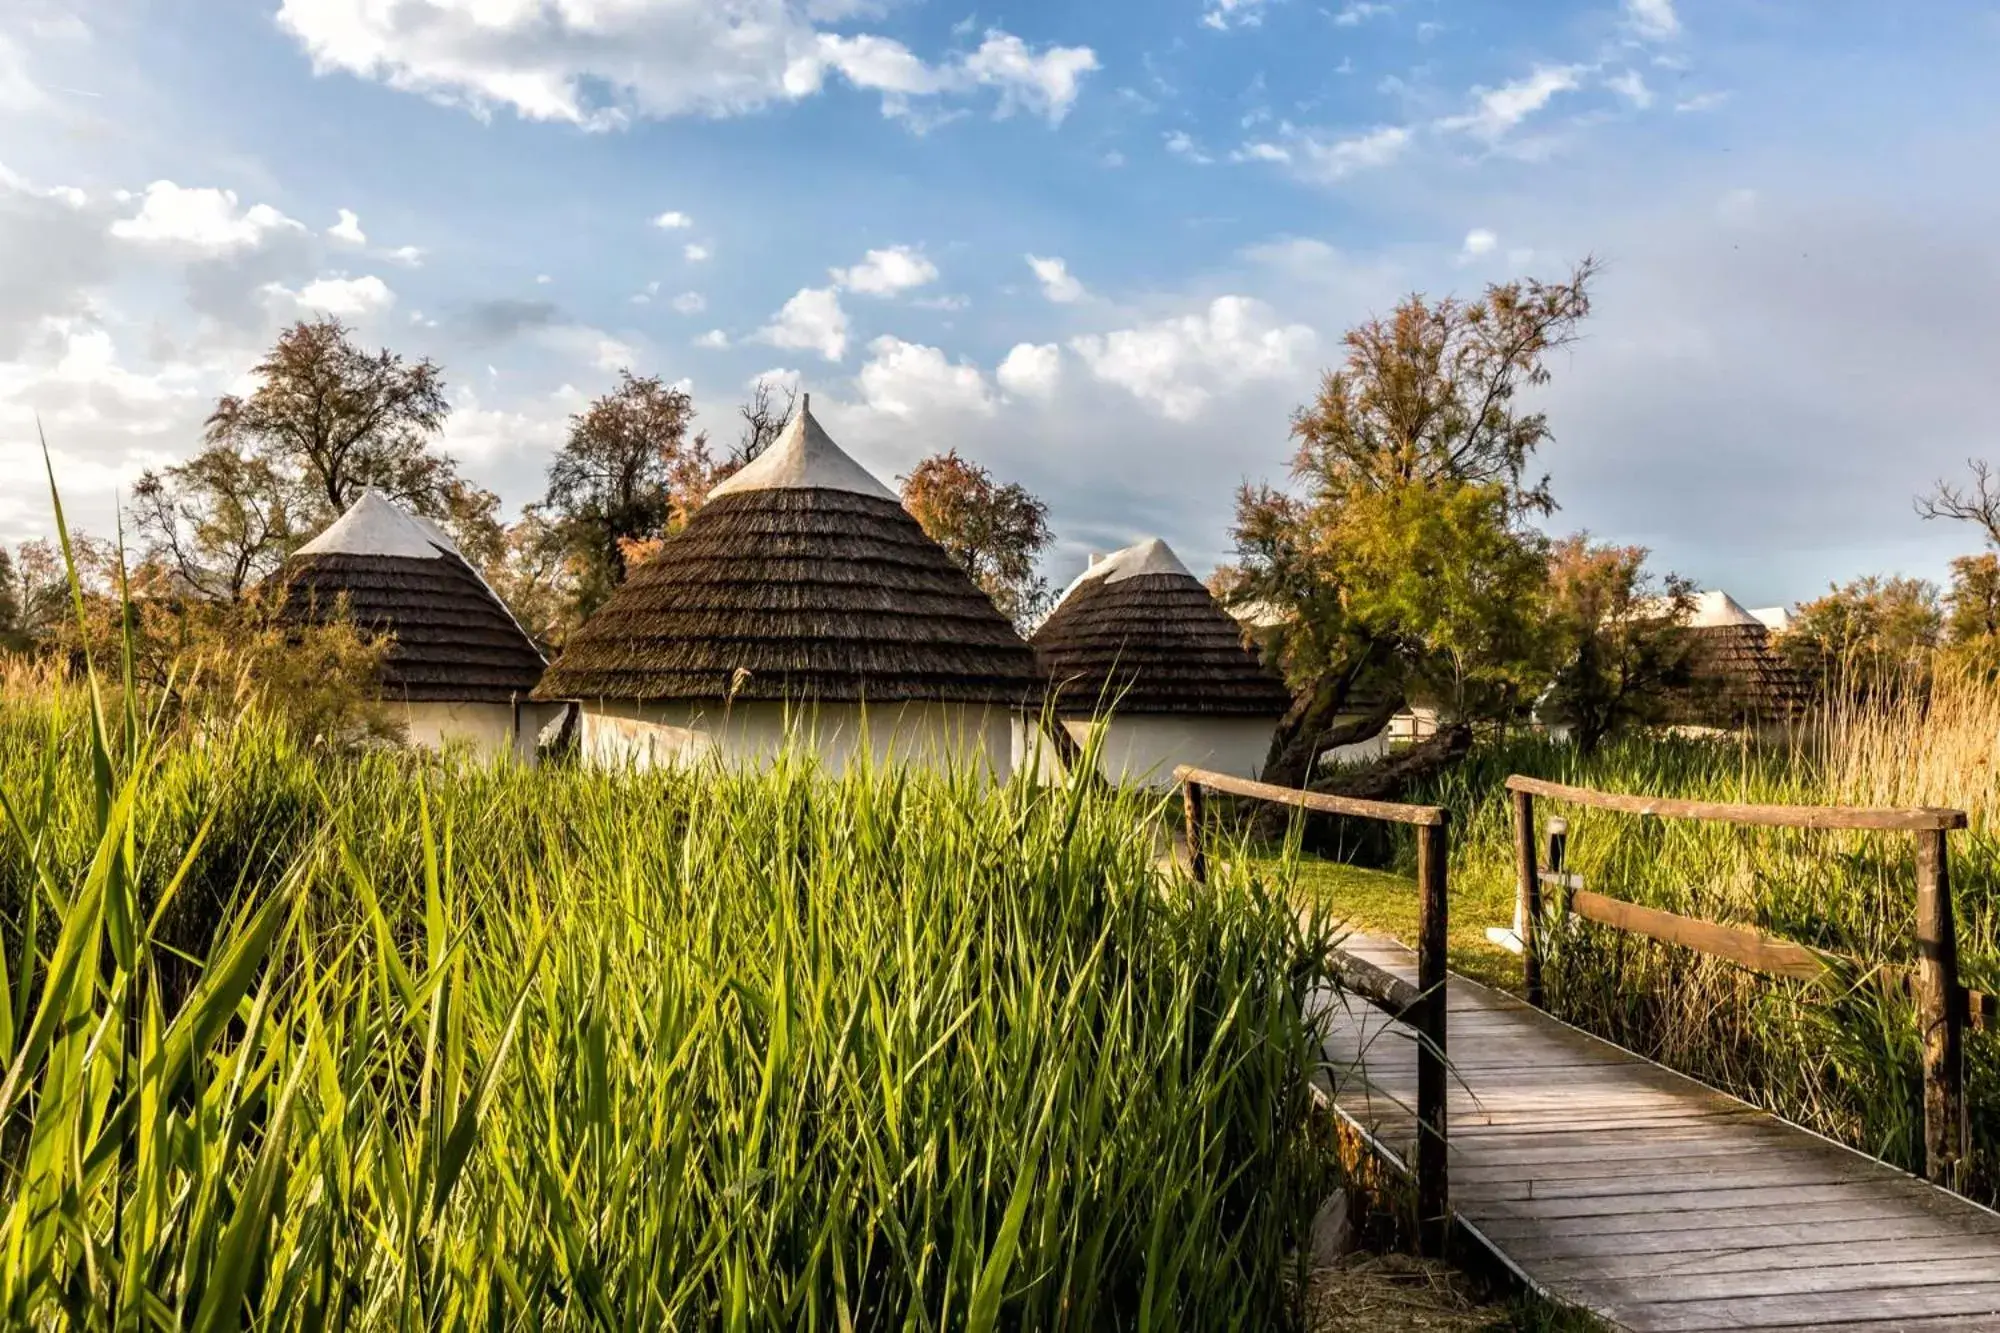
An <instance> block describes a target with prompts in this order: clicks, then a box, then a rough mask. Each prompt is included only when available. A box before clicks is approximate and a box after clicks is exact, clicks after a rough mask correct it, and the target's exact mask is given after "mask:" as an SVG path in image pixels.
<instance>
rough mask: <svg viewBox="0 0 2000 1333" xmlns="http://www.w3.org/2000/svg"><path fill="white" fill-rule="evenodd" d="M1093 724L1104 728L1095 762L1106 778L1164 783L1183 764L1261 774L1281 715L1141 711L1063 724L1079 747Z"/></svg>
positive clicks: (1141, 783) (1085, 742)
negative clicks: (1202, 715)
mask: <svg viewBox="0 0 2000 1333" xmlns="http://www.w3.org/2000/svg"><path fill="white" fill-rule="evenodd" d="M1095 727H1103V728H1105V729H1106V730H1105V735H1104V739H1103V743H1102V749H1101V750H1100V751H1099V752H1098V760H1097V766H1098V769H1099V771H1101V772H1102V773H1103V774H1104V778H1105V780H1106V781H1107V782H1115V783H1120V784H1123V785H1127V786H1143V787H1158V788H1165V787H1170V786H1172V785H1173V781H1174V769H1175V767H1176V766H1177V765H1180V764H1192V765H1193V766H1194V767H1196V768H1206V769H1210V770H1213V771H1214V772H1217V773H1227V774H1228V775H1230V776H1231V777H1238V778H1256V777H1259V776H1261V775H1262V773H1263V771H1264V761H1265V759H1266V758H1268V757H1269V755H1270V752H1271V737H1272V735H1273V734H1274V733H1275V732H1276V731H1277V729H1278V719H1276V718H1274V717H1198V716H1185V717H1184V716H1179V715H1175V714H1170V713H1138V714H1126V715H1122V716H1114V717H1112V718H1110V719H1108V720H1104V721H1092V720H1091V719H1088V718H1077V719H1073V720H1067V721H1065V722H1064V723H1063V729H1064V730H1066V731H1068V732H1069V734H1070V736H1071V737H1072V738H1073V739H1074V740H1075V741H1076V743H1077V744H1078V745H1079V746H1082V745H1088V744H1089V743H1090V739H1091V731H1092V729H1093V728H1095Z"/></svg>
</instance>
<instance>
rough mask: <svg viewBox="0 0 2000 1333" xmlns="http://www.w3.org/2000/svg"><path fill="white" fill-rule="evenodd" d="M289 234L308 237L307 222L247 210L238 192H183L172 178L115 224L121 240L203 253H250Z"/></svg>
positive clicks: (265, 208) (263, 209)
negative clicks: (272, 237)
mask: <svg viewBox="0 0 2000 1333" xmlns="http://www.w3.org/2000/svg"><path fill="white" fill-rule="evenodd" d="M287 231H289V232H295V233H303V232H304V231H305V224H303V223H301V222H297V221H294V220H293V219H291V218H288V217H286V216H285V215H284V214H283V213H280V212H279V211H278V210H277V209H275V208H273V207H271V206H270V205H269V204H253V205H251V206H250V207H249V208H243V207H241V206H239V204H238V203H237V200H236V192H235V191H234V190H216V189H208V188H202V187H196V188H183V187H182V186H179V185H176V184H174V182H172V181H169V180H157V181H154V182H153V183H152V184H151V185H148V186H147V187H146V193H145V195H144V196H143V197H142V198H141V199H140V202H139V211H138V212H137V213H136V214H134V215H133V216H131V217H129V218H120V219H118V220H117V221H116V222H113V223H112V224H111V234H112V235H113V236H115V237H117V238H118V239H119V240H121V241H132V242H134V243H137V244H140V245H153V246H160V247H163V248H173V249H177V250H181V251H185V252H188V253H193V254H202V255H226V254H229V253H231V252H233V251H238V250H245V249H249V248H251V247H254V246H257V245H260V244H262V243H263V242H264V241H265V240H267V239H268V238H270V237H271V236H272V235H273V234H276V233H282V232H287Z"/></svg>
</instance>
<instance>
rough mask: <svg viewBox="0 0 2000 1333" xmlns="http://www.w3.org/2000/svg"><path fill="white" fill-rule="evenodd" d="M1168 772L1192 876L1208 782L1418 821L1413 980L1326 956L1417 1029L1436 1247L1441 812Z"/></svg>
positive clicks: (1426, 1224) (1440, 1121)
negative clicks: (1176, 789) (1181, 813)
mask: <svg viewBox="0 0 2000 1333" xmlns="http://www.w3.org/2000/svg"><path fill="white" fill-rule="evenodd" d="M1174 777H1175V779H1176V780H1177V781H1178V782H1179V783H1180V784H1181V797H1182V801H1183V803H1184V805H1185V807H1186V813H1187V849H1188V868H1189V870H1190V872H1191V873H1192V874H1193V875H1194V878H1195V880H1196V881H1197V882H1203V881H1206V879H1207V878H1208V854H1207V852H1206V851H1205V850H1204V849H1203V846H1202V836H1201V835H1202V830H1203V827H1204V825H1205V819H1204V809H1205V805H1206V798H1205V796H1204V793H1205V792H1207V791H1219V792H1228V793H1230V794H1231V795H1233V796H1247V797H1250V798H1251V799H1253V800H1259V801H1272V802H1275V803H1277V804H1279V805H1289V806H1294V807H1296V808H1298V809H1301V810H1312V811H1316V812H1318V813H1320V814H1327V815H1346V816H1349V817H1351V818H1355V819H1373V820H1378V821H1381V822H1384V823H1390V824H1409V825H1412V826H1414V827H1415V828H1416V831H1417V984H1416V985H1414V986H1412V985H1411V984H1410V983H1409V982H1407V981H1404V980H1403V979H1402V978H1400V977H1397V976H1393V975H1391V974H1390V973H1388V972H1385V971H1384V970H1382V969H1381V968H1379V967H1377V966H1375V965H1374V964H1373V963H1370V962H1368V961H1367V960H1366V959H1362V958H1357V957H1355V956H1354V955H1353V954H1350V953H1347V952H1346V951H1344V950H1335V951H1334V956H1333V958H1332V960H1331V962H1332V966H1333V970H1334V973H1335V975H1336V976H1337V977H1338V979H1339V981H1340V984H1341V985H1342V987H1344V988H1345V989H1346V990H1347V991H1349V992H1351V993H1353V994H1355V995H1358V996H1360V997H1361V998H1362V999H1364V1000H1366V1001H1368V1002H1369V1003H1370V1004H1372V1005H1374V1006H1375V1007H1376V1008H1378V1009H1380V1010H1382V1011H1383V1012H1385V1013H1387V1014H1388V1015H1389V1016H1390V1017H1391V1018H1393V1019H1395V1020H1397V1021H1398V1022H1401V1023H1406V1024H1408V1025H1409V1026H1410V1027H1412V1028H1413V1029H1415V1031H1416V1034H1417V1154H1416V1156H1417V1160H1416V1163H1415V1167H1414V1172H1413V1174H1414V1175H1415V1177H1416V1187H1417V1221H1418V1233H1419V1243H1420V1244H1421V1246H1422V1247H1423V1248H1424V1250H1425V1251H1426V1252H1427V1253H1432V1254H1438V1253H1442V1252H1443V1250H1444V1248H1445V1244H1446V1240H1447V1237H1448V1235H1449V1233H1450V1228H1451V1185H1450V1179H1449V1170H1448V1167H1447V1163H1446V1158H1447V1153H1446V1143H1447V1140H1446V1131H1447V1125H1446V1118H1445V1096H1446V1073H1447V1070H1446V1047H1445V1038H1446V1033H1445V1026H1446V1025H1445V947H1446V934H1447V931H1448V929H1449V911H1450V906H1449V902H1448V890H1447V887H1446V883H1445V873H1446V862H1447V859H1448V850H1447V846H1446V840H1445V839H1446V828H1447V826H1448V825H1449V823H1450V817H1449V814H1448V812H1446V811H1445V810H1443V809H1441V808H1439V807H1437V806H1434V805H1401V804H1397V803H1395V802H1390V801H1361V800H1355V799H1353V798H1351V797H1346V796H1332V795H1328V794H1326V793H1324V792H1314V791H1299V790H1297V789H1296V788H1292V787H1274V786H1272V785H1271V784H1270V783H1267V782H1252V781H1250V780H1249V779H1247V778H1236V777H1230V776H1229V775H1227V774H1224V773H1211V772H1209V771H1208V770H1206V769H1200V768H1192V767H1189V766H1187V765H1182V766H1181V767H1179V768H1177V769H1175V770H1174Z"/></svg>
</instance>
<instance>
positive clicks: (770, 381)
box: [743, 366, 806, 393]
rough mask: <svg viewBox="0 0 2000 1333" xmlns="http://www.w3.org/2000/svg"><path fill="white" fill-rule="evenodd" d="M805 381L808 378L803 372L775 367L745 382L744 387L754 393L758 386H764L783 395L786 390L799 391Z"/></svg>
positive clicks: (760, 372)
mask: <svg viewBox="0 0 2000 1333" xmlns="http://www.w3.org/2000/svg"><path fill="white" fill-rule="evenodd" d="M805 381H806V377H805V374H804V373H803V372H802V371H797V370H788V369H786V368H785V367H783V366H773V367H772V368H771V369H769V370H764V371H759V372H758V373H757V374H755V375H752V376H751V377H750V378H749V379H747V380H745V381H744V382H743V387H744V388H746V389H749V390H750V391H751V392H753V393H754V392H756V389H757V386H758V385H760V384H764V385H769V386H770V387H771V388H772V389H775V390H777V391H778V392H780V393H783V392H785V391H786V390H791V389H797V388H798V387H799V386H800V385H802V384H804V383H805Z"/></svg>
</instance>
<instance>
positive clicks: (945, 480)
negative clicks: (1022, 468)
mask: <svg viewBox="0 0 2000 1333" xmlns="http://www.w3.org/2000/svg"><path fill="white" fill-rule="evenodd" d="M902 487H903V507H904V508H905V509H907V510H909V511H910V514H911V516H912V517H914V518H915V519H916V520H917V522H918V524H920V525H921V526H922V527H923V530H924V531H925V532H926V533H928V534H930V537H931V539H932V540H933V541H935V542H936V543H937V544H938V545H940V546H942V547H944V549H945V554H947V555H949V556H950V557H951V558H952V560H953V561H954V562H956V563H957V565H958V566H959V568H961V569H963V570H964V571H965V572H966V573H968V574H970V575H971V576H972V581H973V582H974V583H977V584H978V585H979V586H980V588H981V589H982V590H983V591H984V592H985V593H986V595H987V596H988V597H991V598H992V599H993V605H994V606H996V607H998V608H999V609H1000V614H1002V615H1004V616H1006V617H1007V618H1008V619H1009V620H1012V621H1013V622H1014V623H1015V624H1016V625H1018V626H1022V627H1024V628H1025V627H1026V626H1027V625H1028V624H1029V623H1030V622H1032V621H1033V620H1034V619H1035V617H1036V616H1038V615H1040V614H1041V613H1042V612H1043V611H1044V610H1046V609H1047V608H1048V604H1049V585H1048V580H1046V579H1044V578H1042V577H1041V576H1040V575H1039V574H1038V573H1037V572H1036V569H1035V565H1036V561H1037V560H1038V559H1039V558H1040V556H1041V554H1042V552H1043V551H1045V550H1047V549H1048V546H1049V543H1050V541H1052V540H1053V535H1052V534H1051V533H1050V531H1049V507H1048V505H1046V504H1045V503H1043V502H1042V501H1041V500H1040V499H1039V498H1037V497H1036V496H1034V495H1033V494H1031V493H1029V491H1028V489H1027V488H1026V487H1025V486H1022V485H1021V484H1020V483H1018V482H1006V483H1004V484H1003V483H1001V482H997V481H995V480H994V479H993V474H992V473H991V472H989V471H987V470H986V469H985V468H983V467H981V466H980V465H979V464H977V463H974V462H972V461H970V460H968V459H965V458H961V457H959V454H958V450H956V449H953V450H950V451H948V452H946V453H942V454H933V455H932V456H931V457H929V458H926V459H924V460H923V461H922V462H920V463H918V464H917V465H916V466H915V467H913V468H911V469H910V473H909V475H908V476H906V477H904V478H902Z"/></svg>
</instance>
